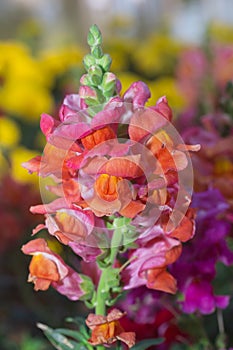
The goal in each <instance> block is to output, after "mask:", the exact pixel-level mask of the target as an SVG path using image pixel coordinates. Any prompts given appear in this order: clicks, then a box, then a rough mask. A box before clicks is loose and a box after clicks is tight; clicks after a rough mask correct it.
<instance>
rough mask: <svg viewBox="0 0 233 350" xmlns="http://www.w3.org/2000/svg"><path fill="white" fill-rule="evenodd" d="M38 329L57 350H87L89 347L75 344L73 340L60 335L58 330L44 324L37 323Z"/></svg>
mask: <svg viewBox="0 0 233 350" xmlns="http://www.w3.org/2000/svg"><path fill="white" fill-rule="evenodd" d="M37 326H38V328H40V329H41V330H42V331H43V332H44V334H45V336H46V337H47V338H48V340H49V341H50V343H51V344H52V345H53V346H54V347H55V348H56V349H57V350H88V349H90V347H89V348H88V347H86V346H85V345H84V344H81V343H77V342H75V341H73V340H70V339H68V338H67V337H65V336H64V335H63V334H61V333H60V331H59V329H52V328H50V327H48V326H46V325H44V324H41V323H38V324H37Z"/></svg>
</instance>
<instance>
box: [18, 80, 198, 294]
mask: <svg viewBox="0 0 233 350" xmlns="http://www.w3.org/2000/svg"><path fill="white" fill-rule="evenodd" d="M148 97H149V90H148V88H147V86H146V85H145V84H144V83H142V82H137V83H134V84H133V85H132V86H131V87H130V88H129V89H128V91H126V93H125V94H124V95H123V96H122V97H120V96H119V97H117V98H113V99H112V100H113V101H109V102H108V104H107V105H106V106H105V107H104V109H103V110H101V111H99V112H97V113H96V114H95V115H94V117H93V118H92V119H90V118H88V121H86V120H85V116H84V115H83V113H86V114H87V113H88V109H84V110H83V111H84V112H83V111H82V112H77V111H80V110H81V99H80V96H78V95H76V96H75V95H72V96H68V97H66V99H65V101H64V104H63V105H62V107H61V111H60V117H61V120H60V121H59V120H57V119H54V118H52V117H51V116H48V115H42V118H41V129H42V131H43V132H44V134H45V135H46V137H47V145H46V147H45V149H44V154H43V155H42V156H41V157H36V158H33V159H32V160H31V161H29V162H28V163H26V164H24V166H25V167H27V168H28V169H29V171H32V172H33V171H36V172H37V173H38V174H39V175H40V176H42V177H47V176H52V177H53V178H54V179H55V182H56V183H57V185H54V186H50V187H49V190H50V191H51V192H53V193H55V194H56V195H57V196H58V198H57V199H55V200H54V201H53V202H51V203H48V204H42V205H37V206H33V207H31V212H33V213H40V214H45V218H46V219H45V224H43V225H39V226H38V227H37V228H36V229H35V230H34V233H37V232H38V231H39V230H40V229H42V228H47V229H48V232H49V233H50V234H51V235H53V236H55V237H56V238H57V239H58V240H59V241H60V242H62V243H63V244H67V245H69V246H70V247H71V248H72V249H73V250H74V252H75V253H77V254H78V255H80V256H81V257H82V258H83V259H84V260H86V261H91V260H93V259H94V258H96V256H98V255H99V254H100V252H101V251H100V248H101V247H98V244H97V245H95V242H96V241H98V237H97V236H98V235H97V234H98V231H100V230H102V231H103V228H104V226H105V218H106V217H108V216H111V215H115V214H116V213H117V215H120V216H123V217H126V218H130V219H132V225H133V226H134V227H135V228H136V229H137V231H138V241H137V243H138V248H137V250H136V251H135V252H131V253H130V254H131V257H132V258H134V256H136V259H133V261H132V263H131V264H130V265H129V266H128V267H127V268H126V270H125V272H124V273H123V278H124V275H127V280H128V281H127V282H125V288H126V289H129V288H133V287H136V286H139V285H142V284H146V285H147V286H148V287H149V288H154V289H159V290H163V291H166V292H171V293H175V291H176V281H175V279H174V278H173V277H172V276H171V275H170V274H169V273H168V272H167V271H166V267H167V266H168V265H169V264H172V263H173V262H174V261H176V260H177V258H178V257H179V255H180V253H181V242H182V241H187V240H188V239H190V238H191V237H192V236H193V233H194V224H193V212H192V211H191V209H190V210H189V211H188V212H187V213H186V215H185V216H184V218H183V219H182V221H181V223H180V225H179V226H178V227H176V228H175V229H173V230H170V231H168V232H167V233H166V232H165V227H166V223H167V222H168V220H169V212H171V211H172V210H173V206H174V202H175V199H176V196H177V192H178V188H177V186H176V184H177V182H178V172H179V171H182V170H183V169H185V168H186V167H187V165H188V160H187V156H186V154H187V151H188V150H197V149H198V147H196V146H184V145H179V144H178V145H175V144H174V141H173V140H172V139H171V138H170V137H169V135H168V134H167V132H166V130H165V128H166V125H167V124H168V123H169V121H168V120H169V119H170V118H171V110H170V108H169V106H168V104H167V101H166V98H162V99H160V100H159V101H158V103H157V105H156V106H155V107H154V108H148V109H144V108H143V105H142V103H143V104H144V103H145V102H146V101H147V99H148ZM116 101H117V102H116ZM135 101H136V102H137V104H136V103H135ZM124 102H127V104H126V106H125V105H124ZM139 102H141V105H138V103H139ZM126 108H128V110H127V111H126ZM126 112H127V113H126ZM126 115H129V120H128V122H127V127H128V131H127V132H126V133H125V134H124V135H123V136H122V137H121V139H122V138H124V140H125V139H126V140H127V142H124V143H120V142H119V140H120V139H119V140H118V135H117V131H118V130H120V127H121V126H122V124H123V121H122V118H123V117H124V118H125V116H126ZM124 123H126V121H125V119H124ZM141 125H143V127H142V126H141ZM68 146H69V148H68ZM67 148H68V149H67ZM147 174H149V176H150V178H148V176H147ZM148 180H149V181H150V182H149V183H148ZM148 203H149V205H148ZM151 208H152V209H151ZM150 210H154V211H155V210H156V211H159V219H158V220H156V222H153V221H154V220H153V217H152V223H149V224H148V223H144V222H143V221H145V220H146V219H147V217H149V216H150V215H151V214H150ZM147 211H148V213H146V212H147ZM143 212H144V213H146V215H145V217H143V215H140V214H141V213H143ZM152 213H153V214H152V215H154V212H153V211H152ZM183 226H184V227H185V228H183ZM90 246H91V249H90ZM89 249H90V251H89ZM87 251H89V254H88V253H87ZM150 256H151V258H150Z"/></svg>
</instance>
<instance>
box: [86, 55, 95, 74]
mask: <svg viewBox="0 0 233 350" xmlns="http://www.w3.org/2000/svg"><path fill="white" fill-rule="evenodd" d="M83 64H84V67H85V68H86V70H87V71H88V69H89V68H90V67H91V66H93V65H95V64H96V59H95V57H93V56H92V55H91V54H90V53H88V54H87V55H86V56H84V59H83Z"/></svg>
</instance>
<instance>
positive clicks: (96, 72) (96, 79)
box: [88, 65, 103, 86]
mask: <svg viewBox="0 0 233 350" xmlns="http://www.w3.org/2000/svg"><path fill="white" fill-rule="evenodd" d="M88 75H89V79H90V80H91V82H92V83H93V85H96V86H98V85H100V84H101V82H102V77H103V71H102V69H101V68H100V67H99V66H97V65H94V66H91V67H90V68H89V69H88Z"/></svg>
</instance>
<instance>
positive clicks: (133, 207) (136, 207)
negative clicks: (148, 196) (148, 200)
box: [120, 201, 145, 219]
mask: <svg viewBox="0 0 233 350" xmlns="http://www.w3.org/2000/svg"><path fill="white" fill-rule="evenodd" d="M144 208H145V204H143V203H142V202H140V201H131V202H130V203H129V204H128V205H127V206H126V207H124V208H123V209H121V211H120V214H121V215H122V216H125V217H127V218H131V219H133V218H134V217H135V216H136V215H137V214H139V213H140V212H141V211H143V209H144Z"/></svg>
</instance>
